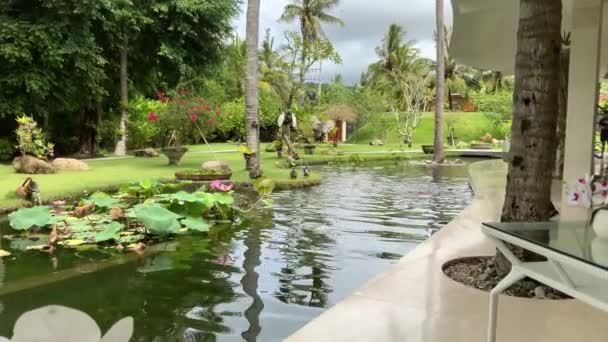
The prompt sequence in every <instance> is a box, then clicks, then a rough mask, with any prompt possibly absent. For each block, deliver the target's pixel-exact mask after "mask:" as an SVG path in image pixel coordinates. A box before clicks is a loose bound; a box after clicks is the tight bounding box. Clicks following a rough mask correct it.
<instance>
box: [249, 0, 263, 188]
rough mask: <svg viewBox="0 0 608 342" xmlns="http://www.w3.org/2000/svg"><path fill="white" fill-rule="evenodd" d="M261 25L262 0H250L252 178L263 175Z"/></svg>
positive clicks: (250, 162)
mask: <svg viewBox="0 0 608 342" xmlns="http://www.w3.org/2000/svg"><path fill="white" fill-rule="evenodd" d="M259 25H260V0H249V1H248V4H247V37H246V47H247V66H246V70H245V109H246V119H245V127H246V129H247V147H248V148H249V149H250V150H251V151H254V155H253V156H246V158H245V162H246V163H247V170H249V177H250V178H259V177H261V176H262V169H261V166H260V120H259V99H258V92H259V89H258V39H259V37H258V36H259Z"/></svg>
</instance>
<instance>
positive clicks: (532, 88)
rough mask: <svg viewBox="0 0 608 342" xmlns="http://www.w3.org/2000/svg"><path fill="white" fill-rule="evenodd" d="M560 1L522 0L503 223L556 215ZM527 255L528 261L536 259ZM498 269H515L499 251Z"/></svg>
mask: <svg viewBox="0 0 608 342" xmlns="http://www.w3.org/2000/svg"><path fill="white" fill-rule="evenodd" d="M561 22H562V3H561V0H521V1H520V11H519V30H518V34H517V55H516V63H515V66H516V67H515V92H514V95H513V126H512V131H511V150H510V153H509V173H508V176H507V189H506V196H505V202H504V207H503V210H502V219H501V220H502V221H505V222H509V221H515V222H520V221H526V222H529V221H533V222H534V221H548V220H549V218H550V217H551V215H552V213H553V210H554V208H553V205H552V203H551V182H552V177H551V174H552V172H553V164H554V160H555V145H556V134H555V132H556V126H557V116H556V113H557V112H558V92H559V88H560V81H559V75H560V54H561V51H562V46H561V41H562V40H561V33H560V30H561ZM520 252H521V254H523V257H524V259H527V260H531V259H534V258H533V255H529V254H526V253H525V252H523V251H520ZM496 267H497V269H498V271H499V273H506V272H508V270H509V268H510V264H509V262H508V260H507V259H506V258H505V257H504V256H503V255H502V254H500V253H498V254H497V257H496Z"/></svg>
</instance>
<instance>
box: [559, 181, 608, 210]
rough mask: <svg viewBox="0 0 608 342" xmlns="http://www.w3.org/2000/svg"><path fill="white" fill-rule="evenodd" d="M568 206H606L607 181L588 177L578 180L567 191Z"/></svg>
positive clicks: (607, 202) (607, 198)
mask: <svg viewBox="0 0 608 342" xmlns="http://www.w3.org/2000/svg"><path fill="white" fill-rule="evenodd" d="M568 204H570V205H572V206H577V205H582V206H584V207H585V208H591V207H593V206H600V205H606V204H608V181H605V180H596V179H594V178H593V177H590V176H589V175H586V176H585V177H581V178H579V179H578V180H577V181H576V183H575V184H574V185H572V186H571V187H570V189H569V191H568Z"/></svg>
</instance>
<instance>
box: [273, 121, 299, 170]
mask: <svg viewBox="0 0 608 342" xmlns="http://www.w3.org/2000/svg"><path fill="white" fill-rule="evenodd" d="M277 124H278V125H279V127H280V128H281V135H282V140H283V141H284V142H285V144H286V145H287V154H288V155H289V156H291V157H293V158H294V159H296V160H297V159H299V158H300V157H299V156H298V154H297V153H296V152H295V150H294V148H293V146H292V144H291V137H290V135H291V130H292V129H293V130H294V131H295V130H296V129H297V128H298V122H297V119H296V116H295V115H294V114H293V113H292V112H291V111H287V113H281V114H280V115H279V119H278V120H277Z"/></svg>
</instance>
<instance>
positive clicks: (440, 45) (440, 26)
mask: <svg viewBox="0 0 608 342" xmlns="http://www.w3.org/2000/svg"><path fill="white" fill-rule="evenodd" d="M436 1H437V2H436V8H435V9H436V13H435V16H436V19H437V72H436V76H437V85H436V87H435V89H436V94H435V97H436V100H437V102H436V104H435V144H434V145H435V147H434V155H433V162H435V163H443V161H444V160H445V153H444V151H443V101H444V91H445V25H444V23H443V22H444V20H443V19H444V18H443V0H436Z"/></svg>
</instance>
